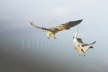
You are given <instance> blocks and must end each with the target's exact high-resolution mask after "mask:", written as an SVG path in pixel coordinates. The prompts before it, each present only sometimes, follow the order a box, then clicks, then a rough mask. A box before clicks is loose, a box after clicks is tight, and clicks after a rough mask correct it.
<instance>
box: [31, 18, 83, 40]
mask: <svg viewBox="0 0 108 72" xmlns="http://www.w3.org/2000/svg"><path fill="white" fill-rule="evenodd" d="M81 22H82V19H81V20H76V21H69V22H66V23H64V24H61V25H58V26H55V27H51V28H45V27H41V26H38V25H36V24H34V23H33V22H30V24H31V25H32V26H33V27H35V28H38V29H41V30H43V31H44V32H46V33H47V37H48V39H49V38H51V37H53V38H54V39H56V37H55V34H56V33H57V32H59V31H62V30H68V29H70V28H71V27H74V26H76V25H78V24H80V23H81Z"/></svg>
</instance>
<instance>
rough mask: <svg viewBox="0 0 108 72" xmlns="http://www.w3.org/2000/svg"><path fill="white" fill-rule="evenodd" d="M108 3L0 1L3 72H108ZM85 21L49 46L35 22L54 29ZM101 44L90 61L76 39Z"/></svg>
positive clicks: (83, 0) (0, 68) (91, 52)
mask: <svg viewBox="0 0 108 72" xmlns="http://www.w3.org/2000/svg"><path fill="white" fill-rule="evenodd" d="M107 3H108V1H107V0H0V56H1V59H0V71H1V72H107V71H108V68H107V67H108V48H107V46H106V45H107V44H108V43H107V37H108V34H107V31H108V20H107V19H108V8H107V7H108V4H107ZM78 19H83V22H82V23H81V24H80V25H79V26H76V27H74V28H72V29H70V30H67V31H62V32H60V33H58V34H57V35H56V37H57V39H56V40H54V39H50V40H48V39H47V37H46V35H45V33H43V32H42V31H41V30H39V29H35V28H33V27H32V26H30V24H29V22H30V21H33V22H34V23H36V24H38V25H40V26H44V27H52V26H56V25H60V24H62V23H65V22H68V21H74V20H78ZM77 29H79V30H80V37H81V38H83V39H84V41H85V42H87V43H89V42H92V41H94V40H96V41H97V43H96V44H95V45H94V49H90V50H89V51H88V52H87V56H86V57H80V56H78V53H77V52H76V51H75V50H74V49H73V45H72V44H73V43H72V36H73V33H74V32H75V31H76V30H77Z"/></svg>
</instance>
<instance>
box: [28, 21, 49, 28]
mask: <svg viewBox="0 0 108 72" xmlns="http://www.w3.org/2000/svg"><path fill="white" fill-rule="evenodd" d="M30 24H31V25H32V26H33V27H35V28H38V29H41V30H49V29H47V28H44V27H40V26H37V25H36V24H34V23H33V22H30Z"/></svg>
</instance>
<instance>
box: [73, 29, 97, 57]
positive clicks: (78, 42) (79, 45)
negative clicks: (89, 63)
mask: <svg viewBox="0 0 108 72" xmlns="http://www.w3.org/2000/svg"><path fill="white" fill-rule="evenodd" d="M73 43H74V49H75V50H76V51H78V52H79V56H81V55H83V56H85V53H86V52H87V50H88V49H90V48H93V45H94V44H95V43H96V41H93V42H92V43H89V44H87V43H84V42H83V41H82V39H81V38H79V37H78V31H77V32H76V33H75V34H74V36H73Z"/></svg>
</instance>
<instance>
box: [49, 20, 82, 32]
mask: <svg viewBox="0 0 108 72" xmlns="http://www.w3.org/2000/svg"><path fill="white" fill-rule="evenodd" d="M81 22H82V19H81V20H76V21H70V22H67V23H64V24H61V25H59V26H56V27H53V28H50V30H52V31H54V32H57V31H62V30H67V29H70V28H71V27H74V26H76V25H78V24H80V23H81Z"/></svg>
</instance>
